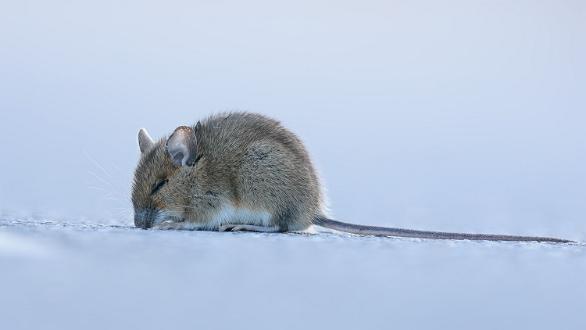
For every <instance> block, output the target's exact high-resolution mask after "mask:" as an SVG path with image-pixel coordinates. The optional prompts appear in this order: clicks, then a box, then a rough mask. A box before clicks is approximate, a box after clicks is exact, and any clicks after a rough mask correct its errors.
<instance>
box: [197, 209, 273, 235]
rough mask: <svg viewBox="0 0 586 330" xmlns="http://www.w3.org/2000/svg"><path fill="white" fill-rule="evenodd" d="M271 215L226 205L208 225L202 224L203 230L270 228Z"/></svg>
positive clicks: (265, 212)
mask: <svg viewBox="0 0 586 330" xmlns="http://www.w3.org/2000/svg"><path fill="white" fill-rule="evenodd" d="M270 221H271V214H270V213H269V212H267V211H262V210H250V209H247V208H242V207H234V206H233V205H231V204H225V205H224V206H222V208H220V210H219V211H218V212H217V213H216V215H215V216H214V217H213V218H212V219H210V220H209V221H208V222H207V223H206V224H201V225H200V226H201V228H202V229H207V230H217V229H218V228H219V227H220V225H225V224H239V225H255V226H263V227H269V226H271V223H270Z"/></svg>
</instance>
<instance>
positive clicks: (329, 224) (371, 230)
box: [313, 217, 575, 243]
mask: <svg viewBox="0 0 586 330" xmlns="http://www.w3.org/2000/svg"><path fill="white" fill-rule="evenodd" d="M313 223H314V224H315V225H318V226H321V227H325V228H329V229H334V230H338V231H343V232H346V233H351V234H358V235H366V236H395V237H412V238H425V239H452V240H473V241H512V242H551V243H575V242H574V241H570V240H566V239H560V238H551V237H532V236H510V235H487V234H462V233H446V232H440V231H422V230H412V229H400V228H387V227H375V226H362V225H355V224H352V223H345V222H341V221H336V220H332V219H328V218H324V217H318V218H316V219H315V220H314V222H313Z"/></svg>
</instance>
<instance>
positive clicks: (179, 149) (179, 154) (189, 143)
mask: <svg viewBox="0 0 586 330" xmlns="http://www.w3.org/2000/svg"><path fill="white" fill-rule="evenodd" d="M167 153H168V154H169V157H171V161H173V164H175V165H176V166H193V165H194V164H195V159H196V158H197V140H196V138H195V132H194V130H193V128H191V127H189V126H179V127H177V129H176V130H175V132H173V134H171V136H170V137H169V139H168V140H167Z"/></svg>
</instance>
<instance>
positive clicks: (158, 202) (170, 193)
mask: <svg viewBox="0 0 586 330" xmlns="http://www.w3.org/2000/svg"><path fill="white" fill-rule="evenodd" d="M198 125H199V124H198ZM196 128H197V127H196ZM196 128H193V127H188V126H180V127H178V128H177V129H176V130H175V132H173V134H171V136H170V137H169V138H164V139H161V140H159V141H154V140H153V139H152V138H151V137H150V135H149V134H148V133H147V131H146V130H145V129H141V130H140V131H139V132H138V145H139V148H140V153H141V156H140V161H139V163H138V166H137V168H136V171H135V173H134V183H133V186H132V204H133V206H134V225H135V226H137V227H140V228H144V229H147V228H150V227H152V226H154V225H156V224H159V223H161V222H163V221H165V220H174V221H182V220H183V219H184V213H185V212H184V210H185V209H186V205H188V202H189V200H188V196H189V193H188V192H189V186H190V184H189V182H190V180H189V178H188V176H189V175H190V173H191V172H192V170H193V166H194V165H195V163H196V162H197V159H198V154H197V140H196V137H195V129H196Z"/></svg>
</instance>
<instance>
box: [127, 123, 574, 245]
mask: <svg viewBox="0 0 586 330" xmlns="http://www.w3.org/2000/svg"><path fill="white" fill-rule="evenodd" d="M138 147H139V150H140V158H139V161H138V165H137V166H136V170H135V172H134V180H133V184H132V198H131V199H132V204H133V208H134V225H135V226H136V227H138V228H142V229H149V228H152V229H161V230H208V231H220V232H238V231H249V232H264V233H283V232H303V231H305V230H307V229H308V228H310V227H311V226H320V227H324V228H328V229H331V230H334V231H341V232H345V233H350V234H356V235H364V236H385V237H407V238H421V239H450V240H486V241H535V242H552V243H566V242H571V241H569V240H565V239H559V238H551V237H533V236H514V235H494V234H470V233H451V232H436V231H423V230H413V229H402V228H391V227H378V226H368V225H359V224H352V223H346V222H342V221H337V220H334V219H331V218H330V217H328V216H327V214H328V213H327V207H326V203H325V200H326V199H325V193H324V189H323V188H322V184H321V182H320V178H319V177H318V174H317V171H316V169H315V166H314V164H313V162H312V160H311V158H310V156H309V153H308V151H307V149H306V148H305V146H304V144H303V143H302V141H301V139H300V138H299V137H298V136H297V135H296V134H294V133H293V132H292V131H290V130H289V129H287V128H285V127H284V126H283V125H282V124H281V123H280V122H279V121H277V120H275V119H273V118H270V117H268V116H265V115H262V114H257V113H250V112H227V113H218V114H213V115H211V116H209V117H207V118H205V119H202V120H200V121H198V122H197V123H196V124H194V125H190V126H186V125H182V126H179V127H177V128H176V129H175V130H174V131H173V132H172V133H171V134H170V135H168V136H165V137H163V138H161V139H159V140H154V139H153V138H152V137H151V136H150V135H149V133H148V131H147V130H146V129H144V128H142V129H140V130H139V133H138Z"/></svg>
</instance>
